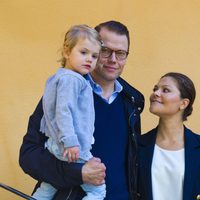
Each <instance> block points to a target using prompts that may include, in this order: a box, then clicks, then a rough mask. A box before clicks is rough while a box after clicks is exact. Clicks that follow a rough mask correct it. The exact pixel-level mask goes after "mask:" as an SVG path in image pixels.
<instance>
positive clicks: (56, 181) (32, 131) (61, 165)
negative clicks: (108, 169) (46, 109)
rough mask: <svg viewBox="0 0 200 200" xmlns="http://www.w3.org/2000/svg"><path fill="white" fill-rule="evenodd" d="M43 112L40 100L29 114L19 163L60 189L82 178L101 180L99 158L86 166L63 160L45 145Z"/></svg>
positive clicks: (32, 174)
mask: <svg viewBox="0 0 200 200" xmlns="http://www.w3.org/2000/svg"><path fill="white" fill-rule="evenodd" d="M42 116H43V109H42V100H41V101H40V102H39V104H38V106H37V108H36V110H35V111H34V113H33V114H32V115H31V117H30V118H29V124H28V130H27V133H26V135H25V136H24V138H23V143H22V145H21V149H20V155H19V164H20V166H21V168H22V169H23V170H24V172H25V173H27V174H29V175H30V176H31V177H33V178H34V179H36V180H39V181H45V182H48V183H50V184H52V185H53V186H54V187H56V188H57V189H64V188H67V187H72V186H77V185H81V184H82V183H83V181H84V182H87V183H91V184H95V185H98V184H100V183H102V182H103V181H104V177H105V166H104V165H103V164H102V163H101V162H100V160H99V159H92V160H90V161H88V162H87V164H85V165H84V167H83V164H80V163H67V162H64V161H60V160H58V159H57V158H56V157H55V156H53V155H52V154H51V153H50V152H49V151H48V150H47V149H46V148H44V143H45V141H46V139H47V138H46V137H45V135H44V134H42V133H41V132H40V131H39V130H40V121H41V118H42Z"/></svg>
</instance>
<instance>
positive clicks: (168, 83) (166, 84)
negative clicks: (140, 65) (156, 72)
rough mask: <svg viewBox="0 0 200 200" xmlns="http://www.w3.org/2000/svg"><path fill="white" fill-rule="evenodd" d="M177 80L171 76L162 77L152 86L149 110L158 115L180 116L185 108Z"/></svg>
mask: <svg viewBox="0 0 200 200" xmlns="http://www.w3.org/2000/svg"><path fill="white" fill-rule="evenodd" d="M180 96H181V95H180V91H179V89H178V85H177V82H176V81H175V80H174V79H173V78H172V77H163V78H161V79H160V81H159V82H158V83H157V84H156V85H155V86H154V88H153V93H152V94H151V96H150V108H149V110H150V112H151V113H153V114H155V115H157V116H159V117H161V118H162V117H164V118H166V117H172V116H175V115H177V116H179V117H180V116H182V112H183V110H184V108H185V105H184V100H183V99H181V97H180Z"/></svg>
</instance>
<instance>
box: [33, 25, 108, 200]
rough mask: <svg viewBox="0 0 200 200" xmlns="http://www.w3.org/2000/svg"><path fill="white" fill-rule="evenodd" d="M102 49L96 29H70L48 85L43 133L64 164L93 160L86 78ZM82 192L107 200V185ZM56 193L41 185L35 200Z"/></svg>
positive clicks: (92, 198)
mask: <svg viewBox="0 0 200 200" xmlns="http://www.w3.org/2000/svg"><path fill="white" fill-rule="evenodd" d="M100 49H101V40H100V37H99V35H98V33H97V32H96V31H95V30H94V29H93V28H90V27H88V26H86V25H77V26H73V27H71V28H70V29H69V31H68V32H67V33H66V35H65V39H64V44H63V49H62V59H61V65H62V67H61V68H59V69H58V71H57V73H56V74H54V75H53V76H51V77H50V78H49V79H48V80H47V82H46V88H45V92H44V96H43V110H44V116H43V118H42V120H41V127H40V130H41V132H42V133H45V134H46V136H48V137H49V139H48V140H47V142H46V144H45V145H46V147H47V148H48V150H49V151H50V152H51V153H52V154H53V155H55V156H56V157H57V158H59V159H61V160H63V161H68V162H85V161H87V160H89V159H90V158H92V154H91V153H90V150H91V144H92V143H93V142H94V139H93V132H94V120H95V113H94V105H93V93H92V88H91V86H90V85H89V82H88V81H87V80H86V79H85V78H84V77H83V75H85V74H87V73H90V72H91V71H92V70H93V69H94V68H95V66H96V62H97V59H98V56H99V52H100ZM47 167H48V166H47ZM82 189H83V190H84V191H85V192H86V194H87V195H86V196H85V197H84V198H83V199H84V200H95V199H98V200H101V199H102V200H103V199H104V197H105V193H106V191H105V184H103V185H100V186H94V185H88V184H83V185H82ZM55 193H56V189H55V188H54V187H53V186H52V185H50V184H48V183H45V182H42V183H41V185H40V187H39V188H38V189H37V190H36V192H35V193H34V194H33V197H34V198H36V199H38V200H50V199H52V198H53V196H54V195H55Z"/></svg>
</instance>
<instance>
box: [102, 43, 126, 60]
mask: <svg viewBox="0 0 200 200" xmlns="http://www.w3.org/2000/svg"><path fill="white" fill-rule="evenodd" d="M102 49H107V50H109V51H110V54H109V55H108V56H102ZM113 52H115V57H116V59H117V60H125V59H126V58H127V56H128V54H129V52H128V51H125V50H113V49H110V48H109V47H106V46H102V47H101V51H100V56H102V57H103V58H109V57H110V56H111V55H112V54H113ZM119 52H123V53H124V55H125V57H124V58H119V57H118V56H119V54H117V53H119Z"/></svg>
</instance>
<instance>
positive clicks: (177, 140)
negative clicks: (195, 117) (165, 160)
mask: <svg viewBox="0 0 200 200" xmlns="http://www.w3.org/2000/svg"><path fill="white" fill-rule="evenodd" d="M156 144H157V145H158V146H160V147H162V148H164V149H169V150H178V149H182V148H183V147H184V126H183V122H182V121H181V120H161V119H160V121H159V125H158V134H157V138H156Z"/></svg>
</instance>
